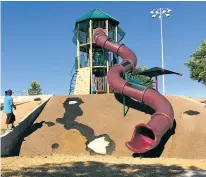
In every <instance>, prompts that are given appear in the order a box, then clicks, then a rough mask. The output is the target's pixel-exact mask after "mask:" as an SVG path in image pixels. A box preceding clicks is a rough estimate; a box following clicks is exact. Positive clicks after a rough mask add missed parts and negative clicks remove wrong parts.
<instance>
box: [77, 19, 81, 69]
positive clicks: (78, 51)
mask: <svg viewBox="0 0 206 177" xmlns="http://www.w3.org/2000/svg"><path fill="white" fill-rule="evenodd" d="M77 30H78V31H77V69H79V68H80V42H79V23H78V24H77Z"/></svg>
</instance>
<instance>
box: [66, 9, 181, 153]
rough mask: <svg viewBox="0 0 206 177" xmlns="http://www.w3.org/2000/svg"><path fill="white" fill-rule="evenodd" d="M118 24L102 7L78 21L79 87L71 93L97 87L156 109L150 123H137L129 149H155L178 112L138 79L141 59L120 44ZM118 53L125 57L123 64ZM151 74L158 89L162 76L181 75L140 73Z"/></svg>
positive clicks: (158, 70) (164, 72)
mask: <svg viewBox="0 0 206 177" xmlns="http://www.w3.org/2000/svg"><path fill="white" fill-rule="evenodd" d="M118 25H119V21H117V20H115V19H114V18H112V17H110V16H109V15H107V14H106V13H104V12H102V11H101V10H99V9H95V10H93V11H91V12H89V13H88V14H86V15H84V16H83V17H81V18H80V19H78V20H77V21H76V27H75V34H76V35H75V38H74V39H73V41H74V42H75V41H77V43H76V44H77V58H76V59H75V66H74V68H75V73H74V74H73V76H72V81H74V80H75V79H74V78H75V76H76V81H75V82H76V83H75V89H74V88H71V86H70V92H71V90H72V89H73V90H74V94H77V95H78V94H79V95H80V94H91V93H92V92H93V90H92V89H93V86H96V88H97V89H96V92H97V93H111V92H113V91H115V92H118V93H120V94H121V95H122V96H123V98H124V97H125V96H127V97H131V98H133V99H135V100H137V101H139V102H142V103H144V104H146V105H148V106H150V107H151V108H153V109H154V110H155V113H154V114H153V115H152V117H151V120H150V121H149V122H148V123H147V124H144V123H141V124H139V125H137V126H136V128H135V130H134V133H133V137H132V139H131V141H129V142H127V143H126V146H127V148H128V149H130V150H131V151H133V152H136V153H140V154H141V153H145V152H147V151H149V150H151V149H154V148H155V147H156V146H157V145H158V144H159V143H160V141H161V138H162V137H163V135H164V134H165V133H166V132H167V131H168V130H169V129H172V128H173V122H174V111H173V108H172V106H171V104H170V102H169V101H168V100H167V99H166V98H165V97H164V96H162V95H161V94H160V93H159V92H158V91H157V90H155V89H153V88H149V87H148V86H146V85H145V84H144V83H141V82H140V81H138V80H136V79H135V77H134V74H133V72H134V69H135V67H136V65H137V58H136V55H135V54H134V53H133V52H132V51H131V50H130V49H129V48H127V47H126V46H125V45H124V44H119V42H120V40H118V39H119V38H118V30H119V29H120V28H118ZM123 36H124V35H122V38H123ZM122 38H121V39H122ZM118 56H120V57H121V58H122V59H123V61H122V62H121V63H120V64H118V63H119V62H118ZM166 71H167V72H166ZM148 73H149V74H150V75H149V77H150V78H151V77H154V76H155V78H156V89H157V76H158V75H162V74H178V75H181V74H179V73H175V72H172V71H169V70H163V69H161V68H153V69H150V71H147V72H146V71H145V72H143V73H140V74H142V75H148ZM100 78H101V81H100ZM72 81H71V84H72ZM100 83H101V84H100ZM124 108H125V103H124ZM124 115H125V109H124Z"/></svg>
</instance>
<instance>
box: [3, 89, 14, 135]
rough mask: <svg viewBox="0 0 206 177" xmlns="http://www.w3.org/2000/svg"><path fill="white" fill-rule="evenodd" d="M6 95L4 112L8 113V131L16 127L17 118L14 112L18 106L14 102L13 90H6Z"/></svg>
mask: <svg viewBox="0 0 206 177" xmlns="http://www.w3.org/2000/svg"><path fill="white" fill-rule="evenodd" d="M5 94H6V96H5V97H4V113H5V114H6V115H7V119H6V124H7V131H12V130H13V128H14V121H15V120H16V118H15V115H14V113H13V108H14V109H15V110H16V106H15V105H14V103H13V98H12V97H11V95H12V90H7V92H5ZM10 124H11V128H10V129H9V125H10Z"/></svg>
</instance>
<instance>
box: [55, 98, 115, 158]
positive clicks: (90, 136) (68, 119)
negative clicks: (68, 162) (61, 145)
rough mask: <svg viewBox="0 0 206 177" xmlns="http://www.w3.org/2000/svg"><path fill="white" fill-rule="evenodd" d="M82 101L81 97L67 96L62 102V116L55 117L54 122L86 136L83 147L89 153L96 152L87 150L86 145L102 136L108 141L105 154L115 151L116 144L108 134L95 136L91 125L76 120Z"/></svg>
mask: <svg viewBox="0 0 206 177" xmlns="http://www.w3.org/2000/svg"><path fill="white" fill-rule="evenodd" d="M71 103H72V104H71ZM83 103H84V102H83V101H82V99H80V98H78V97H70V98H67V99H66V101H65V102H64V103H63V107H64V109H65V113H64V117H63V118H57V119H56V122H57V123H59V124H62V125H64V128H65V129H66V130H71V129H76V130H78V131H79V132H80V133H81V135H82V136H84V137H85V138H86V140H87V142H86V143H85V145H86V147H85V149H86V151H89V153H90V154H91V155H95V154H97V153H95V152H94V151H92V150H91V149H90V150H89V149H88V148H87V145H88V144H89V143H90V142H91V141H93V140H94V139H96V138H99V137H102V136H104V137H105V141H108V142H109V145H108V146H107V155H111V154H112V153H113V152H114V151H115V147H116V144H115V142H114V141H113V140H112V139H111V138H110V137H109V135H107V134H104V135H99V136H95V132H94V130H93V129H92V128H91V127H89V126H87V125H85V124H82V123H79V122H77V121H76V119H77V117H79V116H82V115H83V111H82V109H81V107H80V105H81V104H83ZM57 148H58V147H57Z"/></svg>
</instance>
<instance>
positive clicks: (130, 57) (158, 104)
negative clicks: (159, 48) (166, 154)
mask: <svg viewBox="0 0 206 177" xmlns="http://www.w3.org/2000/svg"><path fill="white" fill-rule="evenodd" d="M93 38H94V41H95V42H96V44H97V45H99V46H101V47H103V48H105V49H108V50H110V51H112V52H114V53H115V54H117V55H119V56H120V57H121V58H122V59H123V61H122V63H120V64H116V65H114V66H113V67H112V68H111V69H110V70H109V71H108V73H107V81H108V83H109V85H110V86H111V87H112V88H113V89H114V90H115V91H118V92H120V93H121V94H123V95H126V96H129V97H131V98H134V99H136V100H139V101H141V102H144V103H145V104H147V105H148V106H150V107H151V108H153V109H154V110H155V113H154V114H153V115H152V116H151V119H150V121H149V122H148V123H147V124H145V123H141V124H139V125H137V126H136V127H135V130H134V133H133V136H132V139H131V140H130V141H129V142H126V143H125V145H126V146H127V148H128V149H130V150H131V151H133V152H136V153H145V152H147V151H149V150H151V149H153V148H155V147H156V146H157V145H158V144H159V143H160V140H161V138H162V136H163V135H164V134H165V133H166V132H167V130H169V129H171V128H172V127H173V121H174V111H173V108H172V106H171V104H170V103H169V101H168V100H167V99H166V98H165V97H164V96H162V95H161V94H160V93H159V92H157V91H155V90H153V89H149V88H144V87H143V89H135V88H132V87H131V85H130V86H129V84H128V81H126V80H124V79H122V76H123V75H124V73H125V72H128V71H133V69H134V68H135V67H136V63H137V58H136V55H135V54H134V53H133V52H132V51H131V50H130V49H129V48H127V47H126V46H125V45H123V44H121V45H119V44H116V43H114V42H111V41H109V39H108V36H107V35H106V34H105V32H104V31H103V29H101V28H96V29H94V31H93Z"/></svg>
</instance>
